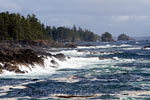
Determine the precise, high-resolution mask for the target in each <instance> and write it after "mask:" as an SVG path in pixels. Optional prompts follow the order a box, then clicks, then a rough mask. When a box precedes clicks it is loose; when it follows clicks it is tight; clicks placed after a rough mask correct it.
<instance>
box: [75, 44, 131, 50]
mask: <svg viewBox="0 0 150 100" xmlns="http://www.w3.org/2000/svg"><path fill="white" fill-rule="evenodd" d="M114 47H131V45H127V44H122V45H110V44H107V45H101V46H78V47H77V48H79V49H86V48H88V49H90V48H91V49H92V48H114Z"/></svg>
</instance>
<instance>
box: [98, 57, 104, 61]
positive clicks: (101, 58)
mask: <svg viewBox="0 0 150 100" xmlns="http://www.w3.org/2000/svg"><path fill="white" fill-rule="evenodd" d="M98 59H99V60H104V59H106V58H104V57H98Z"/></svg>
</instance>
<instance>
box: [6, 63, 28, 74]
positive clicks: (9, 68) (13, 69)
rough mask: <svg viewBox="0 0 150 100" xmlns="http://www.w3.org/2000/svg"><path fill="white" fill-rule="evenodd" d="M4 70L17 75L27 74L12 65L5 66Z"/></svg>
mask: <svg viewBox="0 0 150 100" xmlns="http://www.w3.org/2000/svg"><path fill="white" fill-rule="evenodd" d="M4 69H5V70H8V71H14V72H15V73H25V72H24V71H21V70H20V69H19V67H17V66H15V65H11V64H5V65H4Z"/></svg>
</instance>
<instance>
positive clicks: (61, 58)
mask: <svg viewBox="0 0 150 100" xmlns="http://www.w3.org/2000/svg"><path fill="white" fill-rule="evenodd" d="M53 56H54V57H55V58H57V59H59V60H60V61H65V60H66V59H65V58H66V57H65V55H64V54H62V53H59V54H56V55H53Z"/></svg>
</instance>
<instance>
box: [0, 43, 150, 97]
mask: <svg viewBox="0 0 150 100" xmlns="http://www.w3.org/2000/svg"><path fill="white" fill-rule="evenodd" d="M81 44H83V43H81ZM87 44H89V43H87ZM91 45H93V46H78V47H77V48H75V49H71V48H68V49H66V48H61V49H56V51H57V52H50V50H49V51H48V52H50V53H52V54H57V53H63V54H65V56H66V61H59V60H57V59H56V58H45V61H44V62H45V65H44V66H40V65H35V66H34V68H32V69H31V70H28V69H25V68H23V67H22V68H23V69H22V70H28V73H26V74H15V73H13V72H8V71H4V74H2V75H0V100H70V99H74V100H80V99H85V100H92V99H94V100H150V50H149V49H143V47H144V46H146V45H150V42H148V41H138V42H136V41H129V42H114V43H91ZM54 50H55V48H54ZM100 58H103V59H100ZM52 59H54V60H55V61H57V62H58V64H59V65H58V66H57V67H51V66H52V65H51V64H50V61H51V60H52ZM64 95H67V96H74V98H68V99H67V98H63V97H62V98H61V97H58V96H64ZM75 96H76V97H75ZM82 96H83V97H82Z"/></svg>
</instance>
